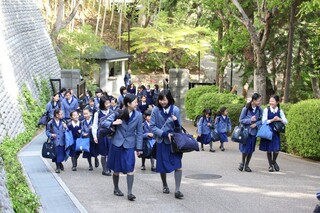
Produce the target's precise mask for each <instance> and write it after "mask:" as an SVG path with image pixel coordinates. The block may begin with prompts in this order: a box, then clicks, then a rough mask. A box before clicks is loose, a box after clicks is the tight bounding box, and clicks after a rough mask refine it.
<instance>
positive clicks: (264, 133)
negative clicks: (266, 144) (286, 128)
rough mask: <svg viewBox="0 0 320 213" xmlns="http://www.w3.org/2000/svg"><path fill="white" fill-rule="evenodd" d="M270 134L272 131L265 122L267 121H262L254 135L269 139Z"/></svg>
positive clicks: (270, 137) (270, 138)
mask: <svg viewBox="0 0 320 213" xmlns="http://www.w3.org/2000/svg"><path fill="white" fill-rule="evenodd" d="M272 135H273V132H272V130H271V127H270V126H269V124H267V122H264V123H263V124H262V126H261V127H260V129H259V130H258V133H257V136H256V137H259V138H263V139H267V140H269V141H271V140H272Z"/></svg>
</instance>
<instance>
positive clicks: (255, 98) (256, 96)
mask: <svg viewBox="0 0 320 213" xmlns="http://www.w3.org/2000/svg"><path fill="white" fill-rule="evenodd" d="M259 98H261V95H260V94H259V93H256V92H255V93H253V95H252V97H251V101H250V102H249V103H247V105H246V107H247V109H248V110H252V106H251V104H252V101H256V100H258V99H259Z"/></svg>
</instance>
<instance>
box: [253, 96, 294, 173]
mask: <svg viewBox="0 0 320 213" xmlns="http://www.w3.org/2000/svg"><path fill="white" fill-rule="evenodd" d="M269 105H270V106H269V107H267V108H265V109H264V110H263V116H262V122H267V123H268V124H269V126H270V127H271V129H272V131H273V135H272V140H271V141H269V140H267V139H263V138H261V142H260V147H259V149H260V150H261V151H265V152H267V158H268V162H269V172H273V171H274V170H275V171H280V168H279V165H278V164H277V161H276V160H277V157H278V155H279V151H280V134H279V133H278V132H276V131H274V130H273V125H274V122H282V123H283V124H287V123H288V121H287V118H286V116H285V114H284V112H283V111H282V109H280V98H279V96H277V95H272V96H271V97H270V100H269Z"/></svg>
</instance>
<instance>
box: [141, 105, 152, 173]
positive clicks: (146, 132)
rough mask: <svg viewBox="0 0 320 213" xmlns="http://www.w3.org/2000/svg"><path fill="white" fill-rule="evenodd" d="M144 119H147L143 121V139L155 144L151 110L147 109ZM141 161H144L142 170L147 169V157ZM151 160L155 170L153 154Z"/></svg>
mask: <svg viewBox="0 0 320 213" xmlns="http://www.w3.org/2000/svg"><path fill="white" fill-rule="evenodd" d="M144 119H145V121H144V122H143V140H146V141H147V143H150V145H152V146H153V145H154V143H155V139H154V135H153V133H152V132H151V129H150V120H151V111H150V110H146V111H145V112H144ZM141 161H142V165H141V170H146V166H145V162H146V158H144V157H142V158H141ZM150 162H151V171H153V172H155V171H156V168H155V167H154V159H153V158H152V156H151V157H150Z"/></svg>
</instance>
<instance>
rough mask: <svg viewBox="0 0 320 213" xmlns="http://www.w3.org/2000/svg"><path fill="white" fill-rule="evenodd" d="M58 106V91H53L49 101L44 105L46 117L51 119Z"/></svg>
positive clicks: (59, 104)
mask: <svg viewBox="0 0 320 213" xmlns="http://www.w3.org/2000/svg"><path fill="white" fill-rule="evenodd" d="M60 107H61V103H60V95H59V93H55V94H54V95H53V96H52V99H51V101H49V103H47V106H46V112H47V115H48V118H49V119H53V117H54V116H53V113H54V110H56V109H60Z"/></svg>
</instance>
